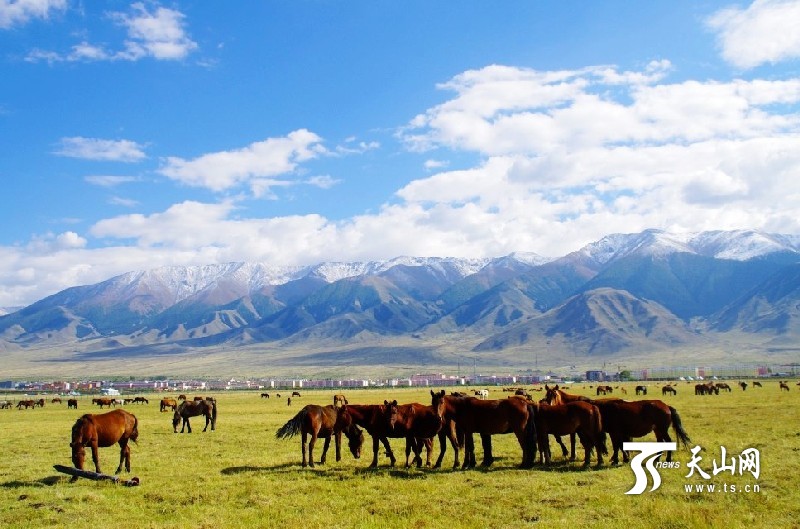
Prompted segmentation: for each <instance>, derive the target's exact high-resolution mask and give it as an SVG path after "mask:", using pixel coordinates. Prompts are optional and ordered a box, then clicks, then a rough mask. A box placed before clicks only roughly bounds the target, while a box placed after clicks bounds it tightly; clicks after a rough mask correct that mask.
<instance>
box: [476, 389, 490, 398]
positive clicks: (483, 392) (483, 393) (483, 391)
mask: <svg viewBox="0 0 800 529" xmlns="http://www.w3.org/2000/svg"><path fill="white" fill-rule="evenodd" d="M477 393H478V398H479V399H481V400H486V399H488V398H489V390H488V389H481V390H479V391H478V392H477Z"/></svg>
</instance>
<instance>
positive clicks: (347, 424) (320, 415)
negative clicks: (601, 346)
mask: <svg viewBox="0 0 800 529" xmlns="http://www.w3.org/2000/svg"><path fill="white" fill-rule="evenodd" d="M342 432H344V434H345V435H347V439H348V446H349V447H350V452H351V453H352V454H353V457H355V458H356V459H359V458H360V457H361V446H362V445H363V444H364V432H362V431H361V429H360V428H359V427H358V426H356V425H355V424H354V423H353V418H352V417H351V416H350V415H349V414H348V413H347V412H346V411H344V410H341V409H340V408H336V407H334V406H330V405H328V406H318V405H316V404H308V405H307V406H304V407H303V409H302V410H300V411H299V412H298V413H297V415H295V416H294V417H293V418H291V419H289V421H288V422H287V423H286V424H284V425H283V426H281V428H280V429H279V430H278V431H277V432H276V433H275V437H277V438H278V439H286V438H289V437H293V436H294V435H296V434H297V433H301V434H302V442H301V445H300V447H301V451H302V453H303V466H304V467H305V466H306V465H308V466H310V467H312V468H313V467H314V445H315V444H316V443H317V439H318V438H322V439H325V446H324V447H323V448H322V457H321V458H320V460H319V462H320V464H323V465H324V464H325V456H326V455H327V453H328V447H329V446H330V443H331V436H333V438H334V439H335V441H336V443H335V444H336V461H341V459H342ZM309 435H310V436H311V442H308V443H307V437H308V436H309ZM306 446H308V459H306Z"/></svg>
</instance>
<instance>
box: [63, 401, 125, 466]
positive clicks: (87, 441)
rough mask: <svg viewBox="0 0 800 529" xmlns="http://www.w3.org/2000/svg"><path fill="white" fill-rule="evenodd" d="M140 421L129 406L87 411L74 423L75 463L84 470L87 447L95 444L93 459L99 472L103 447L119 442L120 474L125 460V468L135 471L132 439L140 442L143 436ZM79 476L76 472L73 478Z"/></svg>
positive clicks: (73, 458) (71, 443)
mask: <svg viewBox="0 0 800 529" xmlns="http://www.w3.org/2000/svg"><path fill="white" fill-rule="evenodd" d="M138 427H139V421H138V420H137V419H136V416H135V415H133V414H132V413H129V412H127V411H125V410H113V411H109V412H108V413H100V414H97V415H93V414H91V413H87V414H86V415H83V416H82V417H81V418H80V419H78V420H77V421H76V422H75V425H74V426H73V427H72V442H70V444H69V445H70V446H71V447H72V463H73V464H74V465H75V468H78V469H80V470H83V463H84V459H85V456H86V453H85V450H84V447H86V446H90V447H91V448H92V461H94V468H95V470H96V471H97V473H98V474H99V473H102V471H101V470H100V456H99V454H98V448H99V447H107V446H112V445H113V444H114V443H118V444H119V448H120V451H119V466H118V467H117V471H116V474H119V473H120V472H122V464H123V462H124V463H125V471H126V472H130V471H131V448H130V446H128V441H133V442H136V441H137V439H138V438H139V428H138ZM77 479H78V476H74V477H73V478H72V481H76V480H77Z"/></svg>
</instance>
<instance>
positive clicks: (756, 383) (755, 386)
mask: <svg viewBox="0 0 800 529" xmlns="http://www.w3.org/2000/svg"><path fill="white" fill-rule="evenodd" d="M798 385H800V384H798ZM753 387H754V388H763V387H764V386H762V385H761V382H759V381H758V380H754V381H753Z"/></svg>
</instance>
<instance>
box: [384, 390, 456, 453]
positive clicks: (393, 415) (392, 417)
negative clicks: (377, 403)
mask: <svg viewBox="0 0 800 529" xmlns="http://www.w3.org/2000/svg"><path fill="white" fill-rule="evenodd" d="M383 404H384V413H385V418H386V420H387V421H388V423H389V429H390V430H391V431H392V433H393V434H403V435H404V436H405V438H406V468H408V467H409V466H411V465H410V464H409V462H408V458H409V456H410V455H411V451H412V450H413V451H414V453H415V457H414V461H415V462H416V463H417V467H422V457H421V455H420V454H421V452H422V447H423V446H424V447H425V448H426V449H427V461H426V466H431V450H432V447H433V441H432V439H433V437H434V436H436V435H438V434H439V431H440V430H441V429H442V423H443V421H442V413H441V412H442V410H437V409H434V408H433V406H425V405H424V404H418V403H412V404H402V405H400V404H397V401H396V400H395V401H392V402H389V401H384V402H383ZM438 405H439V406H441V405H443V402H441V401H439V404H438ZM439 444H440V446H441V445H444V444H445V438H444V436H440V437H439ZM444 450H445V449H440V452H442V453H443V452H444Z"/></svg>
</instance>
